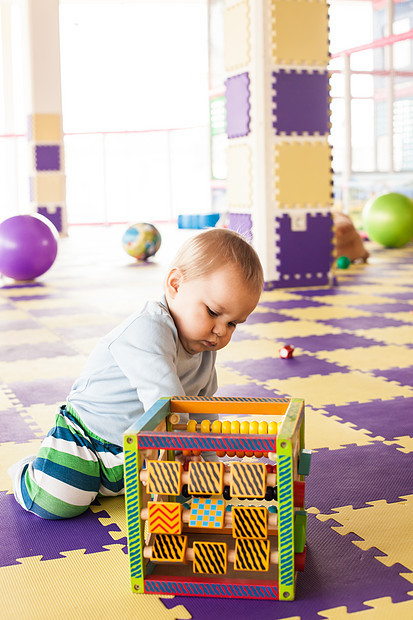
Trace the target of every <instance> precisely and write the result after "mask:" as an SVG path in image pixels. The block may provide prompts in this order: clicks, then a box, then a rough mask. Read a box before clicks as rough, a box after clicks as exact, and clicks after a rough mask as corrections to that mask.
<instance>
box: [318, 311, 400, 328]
mask: <svg viewBox="0 0 413 620" xmlns="http://www.w3.org/2000/svg"><path fill="white" fill-rule="evenodd" d="M319 323H324V324H325V325H331V326H332V327H340V328H341V329H346V330H348V331H356V330H357V329H363V330H369V329H375V328H377V327H401V326H402V325H406V323H403V321H397V320H396V319H390V318H388V317H385V316H382V315H381V314H373V315H372V316H356V317H348V318H344V319H328V320H322V319H320V320H319Z"/></svg>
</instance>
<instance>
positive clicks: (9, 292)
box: [0, 284, 73, 297]
mask: <svg viewBox="0 0 413 620" xmlns="http://www.w3.org/2000/svg"><path fill="white" fill-rule="evenodd" d="M72 286H73V284H72ZM0 290H1V295H2V297H33V295H50V294H51V293H53V289H52V288H51V287H49V286H46V285H45V286H39V287H35V288H34V287H33V286H19V288H17V289H16V288H2V289H0Z"/></svg>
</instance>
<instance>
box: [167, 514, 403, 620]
mask: <svg viewBox="0 0 413 620" xmlns="http://www.w3.org/2000/svg"><path fill="white" fill-rule="evenodd" d="M355 539H357V537H356V536H355V535H354V534H347V535H346V536H342V535H340V534H339V533H337V532H335V531H334V530H332V529H331V526H330V522H326V523H324V522H321V521H320V520H318V519H317V518H316V516H315V515H313V514H309V515H308V525H307V557H306V563H305V569H304V572H300V573H298V576H297V590H296V600H295V601H291V602H288V603H285V602H282V601H257V600H245V599H228V598H208V597H202V598H200V597H181V596H176V597H174V598H173V600H171V599H169V600H168V599H162V602H163V604H164V605H165V606H166V607H168V608H171V607H174V606H175V605H180V604H181V605H183V606H184V607H185V609H187V610H188V611H189V613H190V614H191V615H192V618H193V620H210V618H212V617H217V618H218V617H227V618H237V620H250V619H251V618H259V620H274V619H275V618H277V619H280V620H281V619H282V618H292V617H294V618H295V617H301V618H302V619H303V620H313V619H314V620H319V619H320V615H319V612H321V611H323V610H325V609H331V608H333V607H347V611H348V613H354V612H357V611H362V610H364V609H367V608H366V607H365V605H364V601H368V600H372V599H375V598H380V597H382V596H391V597H392V599H393V603H396V602H400V601H404V600H409V599H410V597H409V595H408V591H409V590H410V589H411V584H410V587H409V582H408V581H407V580H406V579H404V578H403V577H401V576H400V574H399V573H400V572H407V571H406V569H405V567H402V566H400V565H399V564H397V565H394V566H391V567H386V566H384V565H383V564H382V563H381V562H379V561H378V560H377V559H375V556H376V557H377V556H382V555H383V554H382V553H381V552H380V551H378V550H377V549H368V550H367V551H362V550H361V549H359V548H358V547H357V546H356V545H354V544H353V542H352V541H353V540H355ZM257 578H259V577H257Z"/></svg>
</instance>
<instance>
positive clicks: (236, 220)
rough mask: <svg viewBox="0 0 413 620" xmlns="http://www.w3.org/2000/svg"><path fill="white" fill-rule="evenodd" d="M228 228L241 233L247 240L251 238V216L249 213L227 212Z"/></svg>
mask: <svg viewBox="0 0 413 620" xmlns="http://www.w3.org/2000/svg"><path fill="white" fill-rule="evenodd" d="M228 228H230V229H231V230H235V231H236V232H238V233H239V234H240V235H243V236H244V237H245V238H246V239H247V240H248V241H251V239H252V232H251V231H252V218H251V215H250V214H249V213H229V214H228Z"/></svg>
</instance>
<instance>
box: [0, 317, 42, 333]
mask: <svg viewBox="0 0 413 620" xmlns="http://www.w3.org/2000/svg"><path fill="white" fill-rule="evenodd" d="M38 327H39V324H38V323H36V321H32V320H30V319H27V320H26V319H25V320H24V321H0V332H1V331H7V332H8V331H11V330H20V329H38Z"/></svg>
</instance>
